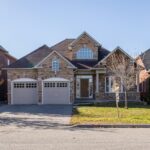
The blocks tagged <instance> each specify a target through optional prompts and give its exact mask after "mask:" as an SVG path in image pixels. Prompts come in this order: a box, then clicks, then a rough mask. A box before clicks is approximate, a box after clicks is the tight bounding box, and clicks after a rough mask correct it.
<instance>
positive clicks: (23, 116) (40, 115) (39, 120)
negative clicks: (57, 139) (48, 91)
mask: <svg viewBox="0 0 150 150" xmlns="http://www.w3.org/2000/svg"><path fill="white" fill-rule="evenodd" d="M71 115H72V105H1V106H0V126H1V128H2V127H19V128H20V127H30V128H50V127H58V126H66V125H69V123H70V118H71Z"/></svg>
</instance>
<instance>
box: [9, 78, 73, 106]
mask: <svg viewBox="0 0 150 150" xmlns="http://www.w3.org/2000/svg"><path fill="white" fill-rule="evenodd" d="M39 85H41V86H42V87H39ZM40 89H41V91H42V96H41V97H42V102H41V104H70V81H69V80H67V79H64V78H49V79H45V80H43V81H41V84H38V81H37V80H34V79H30V78H20V79H17V80H13V81H12V82H11V104H39V97H40V95H39V91H40Z"/></svg>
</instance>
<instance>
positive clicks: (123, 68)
mask: <svg viewBox="0 0 150 150" xmlns="http://www.w3.org/2000/svg"><path fill="white" fill-rule="evenodd" d="M106 67H107V70H108V73H109V74H111V75H113V76H115V77H119V78H120V85H121V87H122V91H123V92H124V99H125V108H128V100H127V93H128V91H129V90H130V89H132V88H133V87H135V82H134V81H135V78H136V73H135V71H136V69H135V63H134V60H133V59H132V58H130V57H128V56H127V55H125V54H123V53H122V52H121V51H116V52H115V53H113V54H112V55H110V56H109V58H108V59H107V62H106ZM118 85H119V84H118ZM121 87H119V90H121ZM115 92H116V94H117V93H118V92H119V91H118V90H115ZM117 101H118V100H117V99H116V105H118V103H117ZM117 107H118V106H117Z"/></svg>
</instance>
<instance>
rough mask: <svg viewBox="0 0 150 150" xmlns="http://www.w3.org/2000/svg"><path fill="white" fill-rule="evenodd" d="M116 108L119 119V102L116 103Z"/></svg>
mask: <svg viewBox="0 0 150 150" xmlns="http://www.w3.org/2000/svg"><path fill="white" fill-rule="evenodd" d="M116 108H117V117H118V118H119V117H120V114H119V104H118V101H116Z"/></svg>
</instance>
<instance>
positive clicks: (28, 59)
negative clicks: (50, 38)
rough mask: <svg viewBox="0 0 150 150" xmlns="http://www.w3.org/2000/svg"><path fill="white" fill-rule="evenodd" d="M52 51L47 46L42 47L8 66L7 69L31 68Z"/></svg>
mask: <svg viewBox="0 0 150 150" xmlns="http://www.w3.org/2000/svg"><path fill="white" fill-rule="evenodd" d="M50 52H52V50H51V49H50V48H49V47H48V46H47V45H43V46H41V47H39V48H38V49H36V50H35V51H33V52H31V53H29V54H28V55H26V56H24V57H22V58H20V59H19V60H17V61H16V62H14V63H12V64H11V65H9V66H8V68H33V67H34V66H35V65H36V64H38V63H39V62H40V61H41V60H42V59H44V58H45V57H46V56H47V55H48V54H49V53H50Z"/></svg>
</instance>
